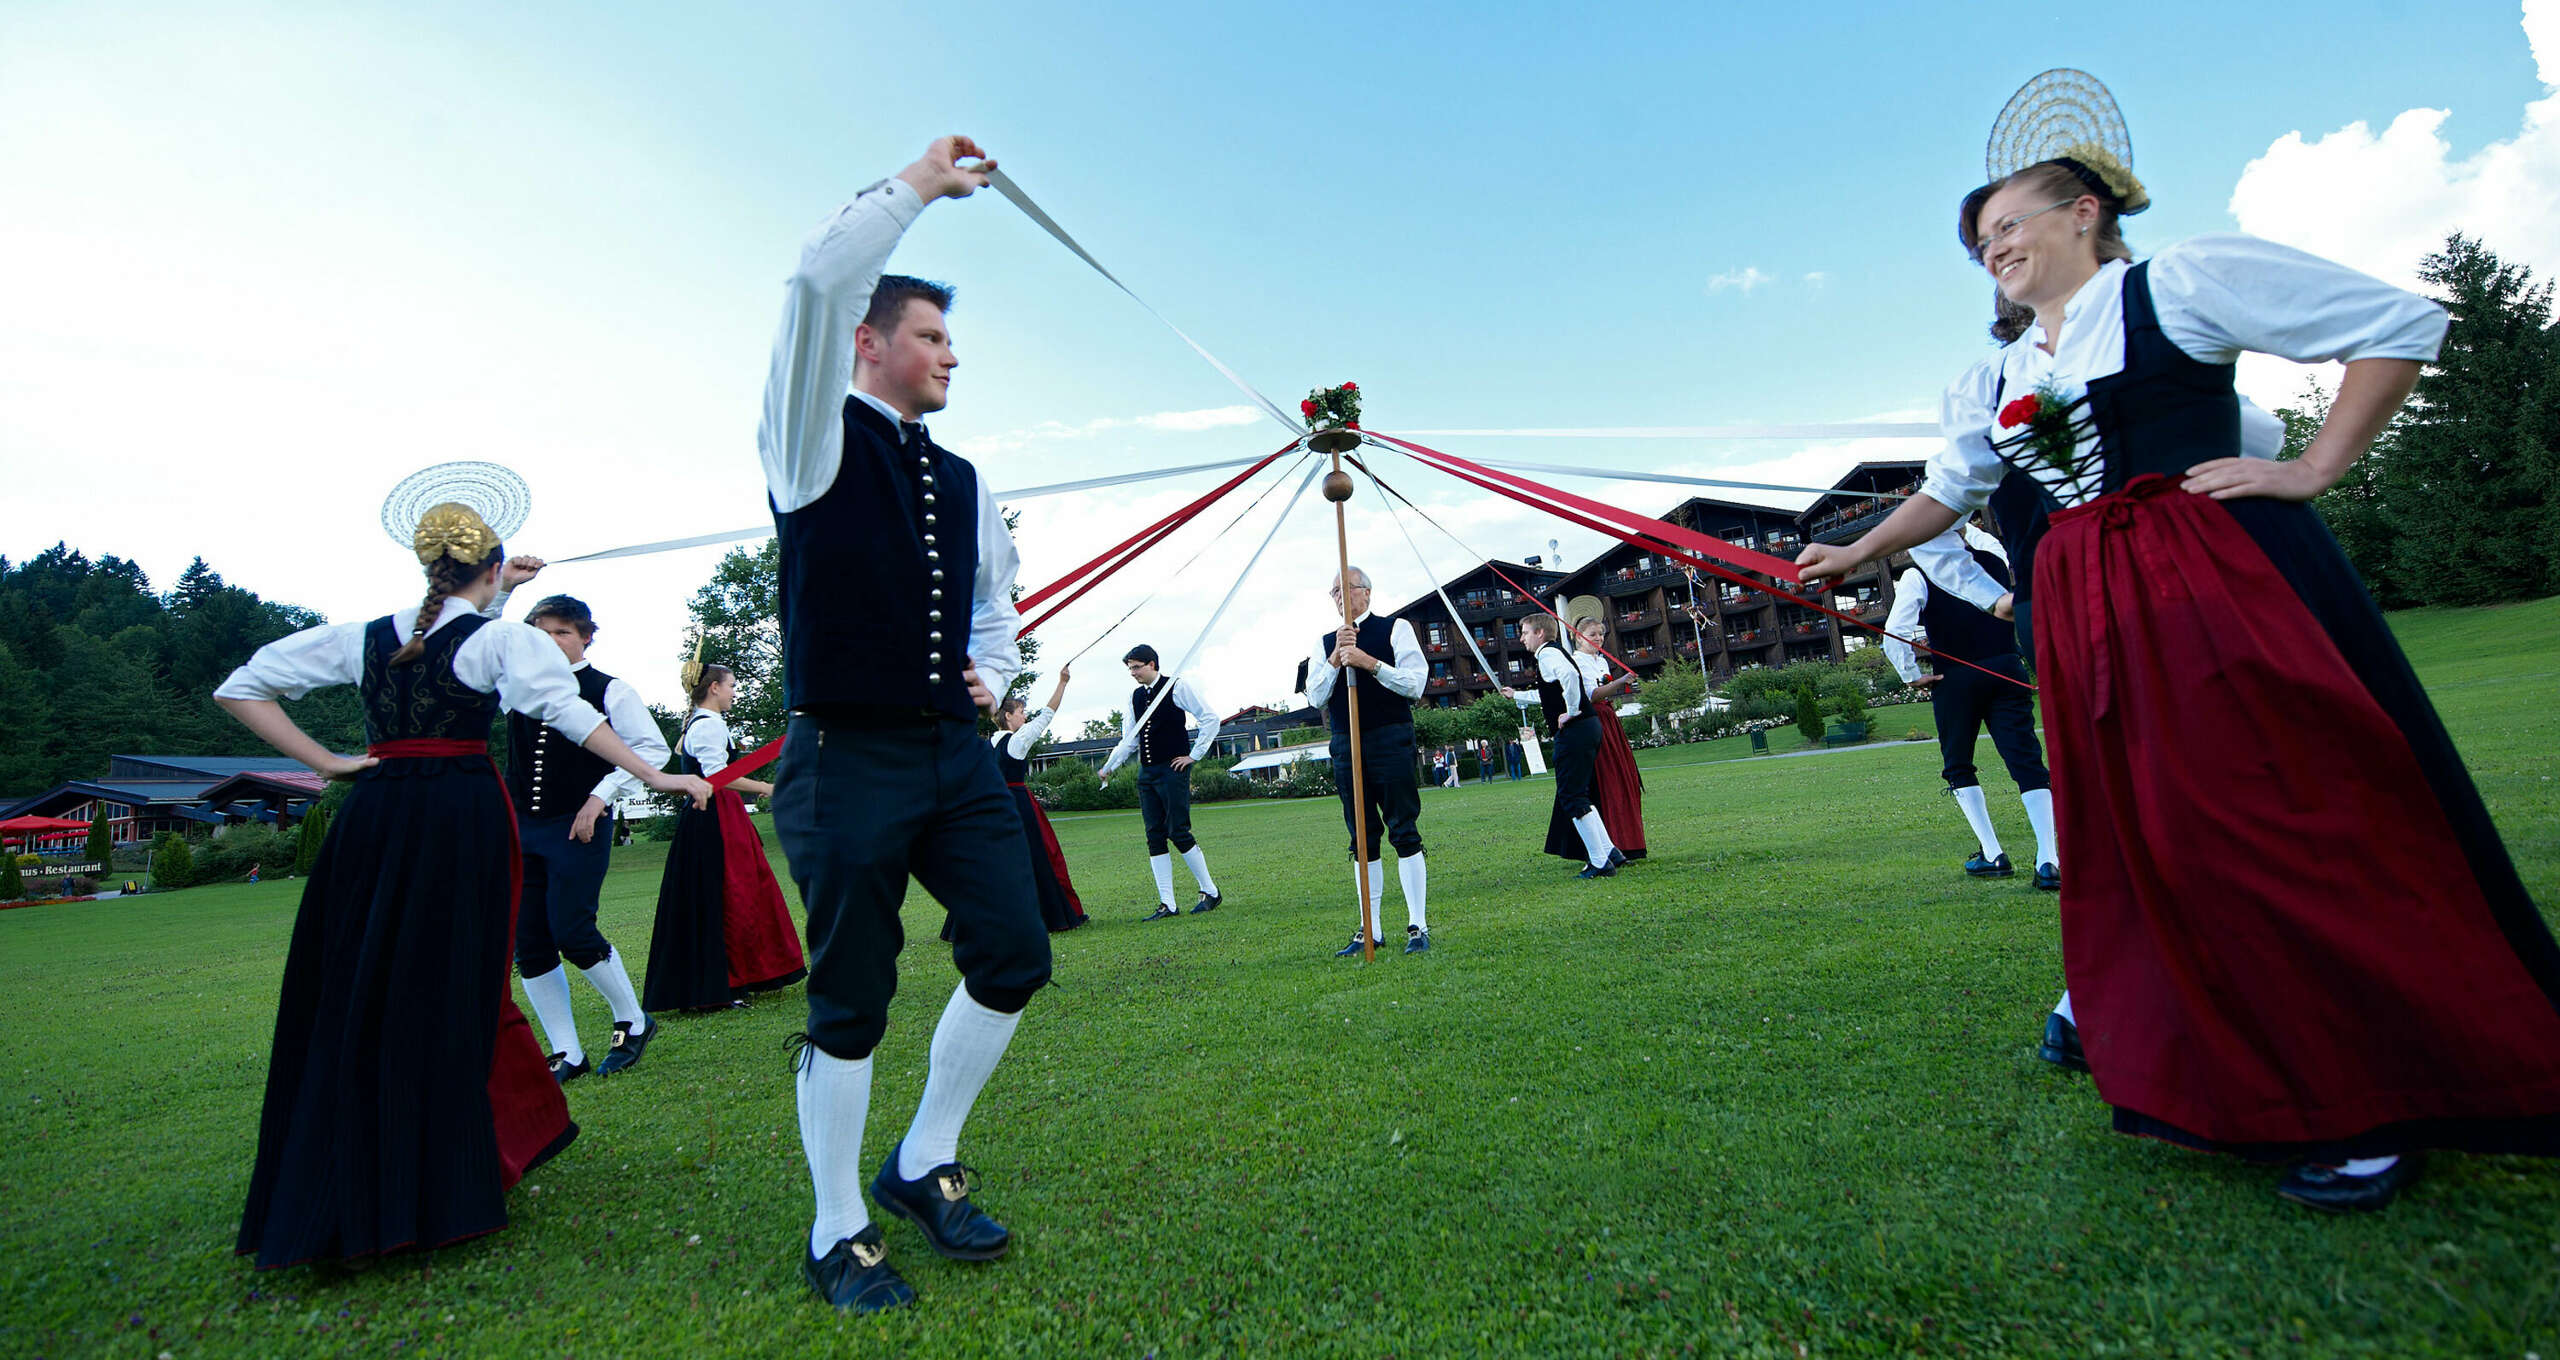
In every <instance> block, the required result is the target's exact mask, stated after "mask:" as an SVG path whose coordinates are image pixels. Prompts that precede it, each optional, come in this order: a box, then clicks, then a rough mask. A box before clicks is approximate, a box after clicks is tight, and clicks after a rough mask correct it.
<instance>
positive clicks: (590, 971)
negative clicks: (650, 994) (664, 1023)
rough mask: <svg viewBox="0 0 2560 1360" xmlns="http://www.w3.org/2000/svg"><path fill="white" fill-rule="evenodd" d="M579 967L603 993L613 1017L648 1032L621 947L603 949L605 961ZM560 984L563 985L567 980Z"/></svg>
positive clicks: (643, 1032)
mask: <svg viewBox="0 0 2560 1360" xmlns="http://www.w3.org/2000/svg"><path fill="white" fill-rule="evenodd" d="M578 971H579V972H582V973H584V974H586V975H587V981H589V982H592V983H594V984H595V985H596V990H597V991H599V992H602V993H604V999H605V1004H607V1005H609V1006H611V1007H613V1018H614V1019H616V1020H619V1021H621V1022H622V1023H624V1024H626V1025H629V1026H631V1032H632V1033H634V1034H646V1033H648V1032H649V1026H648V1023H647V1022H648V1019H649V1013H648V1012H647V1011H644V1010H642V1009H640V994H639V993H638V992H635V991H633V990H631V975H630V974H629V973H626V972H624V971H623V969H622V951H621V950H619V949H616V950H612V951H610V952H608V953H606V955H605V956H604V962H602V963H599V964H597V965H596V966H595V967H593V968H581V969H579V970H578ZM561 985H562V986H563V987H566V986H567V985H568V984H567V983H562V984H561Z"/></svg>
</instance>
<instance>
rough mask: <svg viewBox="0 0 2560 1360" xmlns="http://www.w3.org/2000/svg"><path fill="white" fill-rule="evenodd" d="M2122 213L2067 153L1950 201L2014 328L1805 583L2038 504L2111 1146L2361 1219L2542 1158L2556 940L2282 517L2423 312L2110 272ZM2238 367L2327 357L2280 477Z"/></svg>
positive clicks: (2409, 372)
mask: <svg viewBox="0 0 2560 1360" xmlns="http://www.w3.org/2000/svg"><path fill="white" fill-rule="evenodd" d="M1994 168H1995V171H1996V169H1997V167H1996V166H1995V167H1994ZM2147 201H2148V198H2147V195H2146V194H2145V193H2144V191H2143V189H2142V186H2141V184H2140V183H2139V182H2138V181H2136V180H2135V179H2134V178H2133V175H2132V172H2131V170H2130V169H2129V168H2128V167H2127V166H2126V165H2125V164H2124V158H2123V156H2122V155H2120V154H2116V153H2113V152H2111V151H2109V150H2108V149H2105V148H2102V147H2099V146H2096V145H2094V144H2089V143H2085V142H2084V143H2081V144H2077V145H2071V146H2067V147H2062V148H2048V149H2044V150H2042V151H2040V153H2039V155H2038V157H2037V158H2036V159H2035V160H2034V161H2033V163H2029V164H2027V165H2025V167H2024V168H2023V169H2018V170H2015V171H2013V172H2011V173H2009V174H2006V175H2001V176H1999V177H1998V178H1995V179H1993V180H1992V181H1991V182H1990V183H1988V184H1985V185H1984V186H1982V187H1981V188H1979V189H1977V190H1975V191H1974V192H1973V193H1971V194H1969V195H1967V196H1966V198H1965V200H1964V203H1963V206H1962V209H1961V216H1960V218H1959V221H1958V225H1957V229H1958V234H1959V235H1960V236H1961V238H1962V239H1963V242H1964V245H1965V248H1966V251H1967V252H1968V254H1970V255H1971V256H1972V257H1973V258H1974V259H1975V260H1977V261H1978V262H1979V263H1980V264H1981V265H1982V266H1983V267H1984V268H1985V269H1987V270H1988V271H1990V274H1991V276H1992V278H1993V279H1994V280H1995V281H1996V282H1997V283H1998V285H1999V287H2000V289H2001V291H2002V292H2003V293H2005V294H2006V295H2008V296H2009V297H2011V298H2013V299H2016V300H2017V301H2020V302H2022V303H2025V304H2027V305H2028V306H2030V307H2032V308H2033V309H2034V311H2035V313H2036V324H2035V325H2034V326H2033V327H2032V328H2030V329H2029V330H2028V332H2027V333H2026V334H2025V335H2024V336H2023V337H2021V339H2020V340H2019V341H2018V342H2017V343H2016V344H2014V345H2011V346H2010V347H2009V348H2008V349H2007V350H2005V351H2004V352H2003V360H2004V362H2003V363H2001V364H1999V365H1996V366H1990V367H1987V368H1985V369H1978V370H1976V371H1975V373H1974V374H1972V375H1968V380H1963V381H1959V383H1958V384H1957V386H1956V387H1955V388H1953V389H1951V390H1950V391H1949V392H1948V394H1947V397H1946V399H1945V402H1944V406H1943V414H1942V422H1943V424H1944V425H1945V428H1946V434H1947V442H1946V444H1945V446H1944V447H1943V448H1942V449H1941V450H1940V451H1939V452H1938V453H1937V454H1936V455H1935V456H1934V457H1933V458H1932V459H1931V461H1930V466H1929V472H1928V475H1927V478H1926V480H1925V481H1924V482H1923V485H1922V491H1923V493H1924V494H1922V495H1919V496H1915V497H1913V498H1912V499H1911V500H1909V501H1907V502H1905V503H1904V505H1903V506H1902V507H1901V508H1900V509H1899V510H1897V511H1895V512H1894V514H1893V515H1892V516H1891V517H1890V518H1889V519H1887V520H1886V522H1885V523H1883V524H1881V525H1879V526H1877V528H1876V529H1875V530H1873V531H1872V532H1870V533H1869V534H1867V535H1866V536H1865V537H1864V538H1862V539H1860V540H1859V541H1858V542H1857V543H1855V544H1851V545H1849V546H1847V547H1831V546H1817V547H1813V548H1809V549H1807V550H1806V551H1805V553H1804V554H1803V556H1802V557H1801V558H1799V559H1798V560H1799V561H1800V562H1801V563H1802V564H1803V566H1804V569H1805V571H1804V574H1805V576H1806V577H1807V578H1808V579H1813V578H1828V577H1834V576H1837V575H1840V574H1841V573H1843V572H1844V571H1846V570H1848V569H1850V568H1853V567H1855V566H1856V565H1858V564H1860V563H1863V562H1866V561H1868V560H1871V559H1874V558H1878V557H1882V556H1884V555H1885V554H1887V553H1889V552H1892V551H1894V550H1896V549H1899V548H1905V547H1910V546H1912V545H1914V544H1917V543H1920V542H1922V541H1924V540H1926V539H1928V538H1931V537H1933V536H1935V535H1937V534H1939V533H1941V532H1943V531H1944V530H1945V529H1946V528H1947V527H1948V526H1949V525H1951V524H1953V523H1954V522H1955V520H1956V517H1957V516H1958V515H1959V514H1961V513H1963V512H1965V511H1968V510H1971V509H1974V508H1976V507H1978V506H1980V505H1982V504H1984V503H1985V502H1986V501H1987V500H1988V499H1989V498H1990V497H1991V494H1992V492H1993V490H1994V488H1995V487H1997V486H1998V485H1999V483H2000V482H2001V480H2002V479H2003V478H2004V477H2005V476H2006V475H2007V474H2009V473H2010V472H2011V471H2024V472H2026V473H2028V474H2029V475H2031V476H2033V477H2034V478H2035V479H2036V480H2037V482H2038V483H2039V484H2040V486H2041V488H2042V491H2043V494H2045V495H2046V496H2048V497H2050V498H2051V501H2052V503H2053V505H2054V507H2055V508H2054V509H2053V510H2052V512H2051V515H2050V524H2049V527H2048V528H2047V529H2046V530H2045V533H2044V537H2043V541H2042V543H2041V544H2040V546H2039V547H2038V550H2037V553H2036V557H2035V560H2034V565H2033V571H2034V574H2035V581H2034V587H2035V597H2036V600H2037V620H2036V626H2035V642H2036V649H2037V653H2038V672H2039V677H2038V678H2039V680H2040V681H2041V683H2042V690H2043V699H2044V721H2045V734H2046V738H2047V740H2048V741H2050V742H2051V744H2052V746H2053V748H2054V760H2053V769H2054V771H2055V772H2056V774H2057V775H2058V776H2059V778H2058V780H2057V784H2056V796H2055V805H2056V811H2057V813H2058V814H2059V817H2060V823H2061V825H2060V832H2061V841H2062V846H2063V849H2064V850H2065V852H2066V853H2068V854H2069V855H2070V856H2071V862H2072V873H2071V877H2070V879H2069V880H2068V881H2066V882H2065V883H2064V884H2063V887H2062V903H2061V905H2062V936H2063V966H2064V971H2065V973H2066V975H2067V980H2068V982H2069V984H2070V991H2071V1003H2072V1005H2073V1007H2074V1008H2075V1011H2076V1016H2075V1017H2074V1018H2075V1019H2076V1023H2077V1035H2076V1037H2077V1039H2078V1040H2079V1043H2080V1046H2081V1049H2082V1051H2083V1053H2084V1054H2085V1057H2086V1060H2087V1063H2088V1066H2089V1069H2090V1071H2091V1073H2092V1074H2093V1075H2094V1076H2095V1078H2096V1081H2097V1085H2098V1090H2099V1093H2100V1094H2101V1095H2102V1096H2104V1097H2105V1098H2106V1100H2107V1101H2108V1102H2109V1103H2110V1104H2112V1105H2113V1106H2115V1108H2116V1115H2115V1122H2116V1127H2117V1128H2118V1129H2119V1130H2121V1131H2124V1132H2128V1133H2139V1134H2147V1135H2151V1136H2154V1137H2160V1138H2164V1139H2168V1140H2171V1141H2174V1142H2178V1143H2181V1144H2185V1145H2188V1146H2192V1147H2199V1148H2207V1149H2214V1150H2220V1151H2227V1152H2234V1153H2239V1154H2242V1155H2245V1156H2249V1157H2252V1158H2258V1159H2270V1160H2274V1159H2282V1160H2291V1161H2293V1162H2295V1163H2296V1165H2295V1167H2294V1169H2293V1170H2292V1172H2291V1173H2290V1174H2288V1176H2287V1177H2286V1178H2285V1179H2284V1181H2283V1182H2282V1184H2281V1186H2280V1187H2279V1190H2278V1193H2279V1194H2281V1195H2283V1196H2284V1197H2286V1198H2288V1199H2291V1200H2295V1201H2297V1202H2300V1203H2304V1204H2308V1205H2311V1206H2313V1207H2317V1208H2324V1209H2333V1210H2343V1209H2376V1208H2380V1207H2382V1206H2383V1205H2385V1204H2387V1203H2388V1202H2389V1201H2390V1199H2391V1198H2392V1196H2393V1195H2394V1194H2396V1193H2397V1191H2398V1190H2399V1189H2400V1187H2401V1186H2402V1185H2404V1184H2406V1183H2407V1182H2408V1181H2409V1180H2410V1179H2411V1178H2412V1177H2414V1176H2415V1175H2416V1173H2417V1171H2418V1162H2417V1160H2416V1158H2415V1156H2414V1155H2413V1154H2416V1153H2418V1152H2420V1151H2421V1150H2423V1149H2426V1148H2430V1147H2447V1148H2463V1149H2470V1150H2476V1151H2490V1152H2504V1153H2529V1154H2537V1155H2553V1154H2560V948H2555V946H2554V944H2553V941H2552V937H2551V934H2550V931H2549V930H2548V929H2547V928H2546V927H2545V925H2544V924H2543V921H2542V918H2541V916H2540V915H2539V913H2537V912H2536V910H2535V908H2534V905H2533V902H2532V901H2531V900H2530V899H2529V898H2528V897H2527V896H2526V895H2525V891H2524V887H2523V885H2522V884H2521V883H2520V882H2519V881H2518V879H2517V877H2516V872H2515V868H2514V866H2513V865H2512V863H2511V862H2510V861H2509V859H2508V857H2507V852H2506V848H2505V846H2504V845H2503V844H2502V843H2501V842H2500V840H2499V838H2498V833H2497V830H2496V829H2495V827H2493V826H2492V825H2491V824H2490V821H2489V817H2488V813H2487V811H2486V809H2485V808H2484V807H2483V806H2482V804H2481V801H2480V796H2479V794H2478V792H2477V791H2476V790H2475V789H2474V788H2473V786H2472V782H2471V778H2470V775H2469V773H2468V772H2467V771H2466V770H2465V769H2464V768H2463V765H2462V761H2461V759H2460V757H2459V756H2457V755H2456V754H2455V752H2454V749H2453V744H2452V742H2451V740H2450V739H2448V738H2447V736H2446V734H2445V730H2444V727H2443V724H2442V723H2440V722H2439V721H2438V720H2437V718H2436V714H2435V710H2434V708H2433V707H2432V706H2431V705H2430V704H2429V703H2428V700H2427V696H2426V693H2425V691H2424V690H2423V689H2422V688H2421V687H2420V685H2419V683H2418V680H2417V677H2416V676H2415V675H2414V674H2413V673H2412V672H2411V670H2410V668H2409V663H2408V661H2407V659H2406V658H2405V657H2403V656H2402V654H2401V652H2400V649H2399V647H2398V645H2397V644H2396V643H2395V642H2394V641H2393V639H2392V636H2391V632H2390V630H2389V628H2388V627H2387V626H2386V625H2385V623H2384V621H2383V618H2382V615H2381V613H2380V612H2379V611H2378V610H2377V609H2376V607H2375V606H2374V603H2373V600H2372V598H2371V597H2370V596H2369V595H2367V594H2366V593H2365V591H2364V588H2363V586H2362V584H2361V583H2360V582H2359V580H2358V579H2357V576H2356V574H2355V571H2354V569H2353V568H2352V567H2350V566H2349V565H2348V563H2347V560H2346V557H2345V555H2344V554H2343V553H2342V552H2341V551H2340V550H2339V548H2338V544H2337V541H2336V540H2335V539H2334V538H2332V537H2331V536H2330V534H2329V531H2328V529H2327V527H2326V526H2324V525H2323V524H2322V523H2321V520H2320V517H2319V515H2318V514H2317V513H2315V512H2314V511H2313V510H2312V508H2311V506H2310V505H2309V504H2307V502H2308V501H2310V499H2311V498H2312V497H2313V496H2316V495H2317V494H2319V492H2320V491H2322V490H2323V489H2325V488H2327V487H2328V486H2329V485H2331V484H2332V483H2334V482H2335V481H2336V480H2337V479H2338V477H2339V475H2340V474H2341V473H2342V472H2344V471H2345V469H2346V468H2347V466H2348V465H2349V464H2350V463H2352V462H2353V461H2354V460H2355V459H2356V458H2357V457H2359V456H2360V455H2362V454H2363V453H2364V451H2365V450H2366V449H2367V448H2368V447H2369V446H2370V445H2371V444H2372V442H2373V439H2374V436H2375V435H2376V434H2377V433H2379V432H2380V431H2381V430H2382V428H2383V427H2384V425H2385V424H2386V423H2387V422H2388V421H2389V420H2390V419H2391V416H2392V414H2393V413H2394V412H2396V411H2397V410H2399V408H2400V405H2401V403H2402V402H2403V401H2404V400H2406V399H2407V397H2408V395H2409V391H2410V389H2411V387H2412V386H2413V385H2414V384H2415V382H2416V381H2417V376H2418V370H2419V367H2420V365H2422V364H2423V363H2425V362H2427V361H2429V360H2431V359H2432V358H2433V357H2434V356H2435V353H2436V350H2437V347H2438V346H2439V345H2440V344H2441V343H2442V341H2443V339H2444V334H2445V326H2446V321H2445V315H2444V313H2443V311H2442V310H2441V309H2440V308H2438V307H2436V306H2435V305H2434V304H2432V303H2430V302H2428V301H2427V300H2426V299H2424V298H2420V297H2416V296H2413V295H2411V294H2408V293H2405V292H2402V291H2400V290H2399V289H2397V288H2393V287H2390V286H2388V285H2385V284H2383V283H2380V282H2378V281H2376V280H2374V279H2371V278H2368V277H2366V276H2364V275H2362V274H2358V273H2356V272H2354V271H2352V270H2349V269H2346V268H2344V267H2342V266H2339V265H2336V264H2332V263H2330V262H2329V261H2326V260H2322V259H2318V258H2315V257H2313V256H2310V255H2306V254H2303V253H2302V252H2300V251H2296V250H2291V249H2288V248H2286V247H2283V246H2279V245H2275V244H2272V243H2270V242H2266V241H2261V240H2256V239H2253V238H2250V237H2245V236H2232V235H2225V236H2205V237H2198V238H2195V239H2193V240H2189V241H2185V242H2182V243H2180V244H2178V245H2174V246H2171V247H2169V248H2168V249H2166V250H2164V251H2162V252H2160V254H2158V255H2156V256H2154V257H2153V258H2152V259H2150V260H2149V261H2147V262H2144V263H2142V264H2134V263H2132V262H2131V260H2130V252H2129V251H2128V250H2127V248H2126V246H2125V244H2124V241H2123V237H2122V236H2121V235H2120V234H2119V230H2118V226H2117V219H2118V217H2119V216H2120V215H2121V214H2124V213H2128V212H2132V211H2136V210H2138V209H2140V208H2141V207H2143V206H2144V205H2145V204H2146V203H2147ZM2250 350H2256V351H2260V352H2265V353H2273V354H2279V355H2282V356H2284V357H2286V358H2289V359H2293V360H2295V361H2297V362H2304V363H2314V362H2322V361H2326V360H2333V359H2342V360H2345V361H2346V371H2345V374H2344V376H2343V378H2342V380H2341V381H2340V384H2339V387H2338V393H2337V397H2336V400H2335V401H2334V403H2333V404H2332V406H2331V408H2330V413H2329V417H2328V419H2327V421H2326V423H2324V424H2323V425H2322V427H2321V429H2320V431H2319V433H2318V434H2317V436H2316V437H2315V438H2314V439H2313V440H2312V442H2311V444H2310V446H2309V448H2307V449H2306V450H2305V451H2304V453H2303V455H2302V456H2301V457H2300V458H2297V459H2294V460H2291V461H2285V462H2270V461H2266V460H2261V459H2250V458H2244V457H2242V456H2240V455H2241V453H2242V439H2241V428H2240V418H2239V413H2238V406H2237V402H2236V401H2235V398H2234V395H2233V392H2232V375H2233V366H2234V361H2235V360H2236V359H2237V358H2238V357H2239V355H2240V354H2241V353H2242V352H2244V351H2250Z"/></svg>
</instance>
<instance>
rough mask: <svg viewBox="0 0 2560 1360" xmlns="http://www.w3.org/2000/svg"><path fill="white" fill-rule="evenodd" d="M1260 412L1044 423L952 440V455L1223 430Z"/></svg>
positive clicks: (1214, 410) (1224, 410)
mask: <svg viewBox="0 0 2560 1360" xmlns="http://www.w3.org/2000/svg"><path fill="white" fill-rule="evenodd" d="M1262 418H1263V417H1262V412H1261V410H1260V409H1259V408H1257V407H1252V406H1212V407H1209V408H1207V409H1206V410H1199V411H1158V412H1156V413H1154V414H1152V415H1143V416H1097V417H1095V418H1094V419H1092V420H1087V421H1082V422H1080V423H1076V424H1069V423H1067V422H1065V421H1061V420H1046V421H1042V422H1041V423H1039V424H1037V425H1034V426H1031V427H1029V428H1027V429H1020V430H1006V431H1004V432H1003V433H1001V434H982V435H972V436H969V437H967V438H964V439H958V440H954V441H953V442H952V444H951V449H952V451H953V452H954V453H961V454H966V455H968V456H970V457H972V458H977V457H984V456H985V455H987V454H991V453H1012V452H1015V451H1017V450H1020V449H1026V448H1029V447H1031V446H1032V445H1034V444H1038V443H1042V442H1045V441H1049V440H1060V439H1091V438H1092V437H1094V436H1095V435H1098V434H1105V433H1108V432H1110V431H1112V430H1133V429H1134V430H1162V431H1167V432H1170V433H1175V434H1198V433H1200V432H1201V431H1203V430H1222V429H1227V428H1230V427H1232V426H1237V425H1250V424H1252V423H1254V422H1255V421H1257V420H1260V419H1262Z"/></svg>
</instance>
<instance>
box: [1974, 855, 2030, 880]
mask: <svg viewBox="0 0 2560 1360" xmlns="http://www.w3.org/2000/svg"><path fill="white" fill-rule="evenodd" d="M1964 871H1965V872H1966V873H1968V874H1971V875H1973V876H1974V877H1975V878H2011V877H2014V876H2016V874H2017V872H2018V871H2017V870H2016V869H2015V868H2013V867H2011V866H2010V864H2009V854H2008V852H2007V851H2005V850H2004V851H2002V852H2001V853H2000V858H1998V859H1984V858H1983V857H1982V852H1981V851H1979V850H1976V851H1974V852H1973V858H1971V859H1969V860H1966V861H1965V862H1964Z"/></svg>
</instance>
